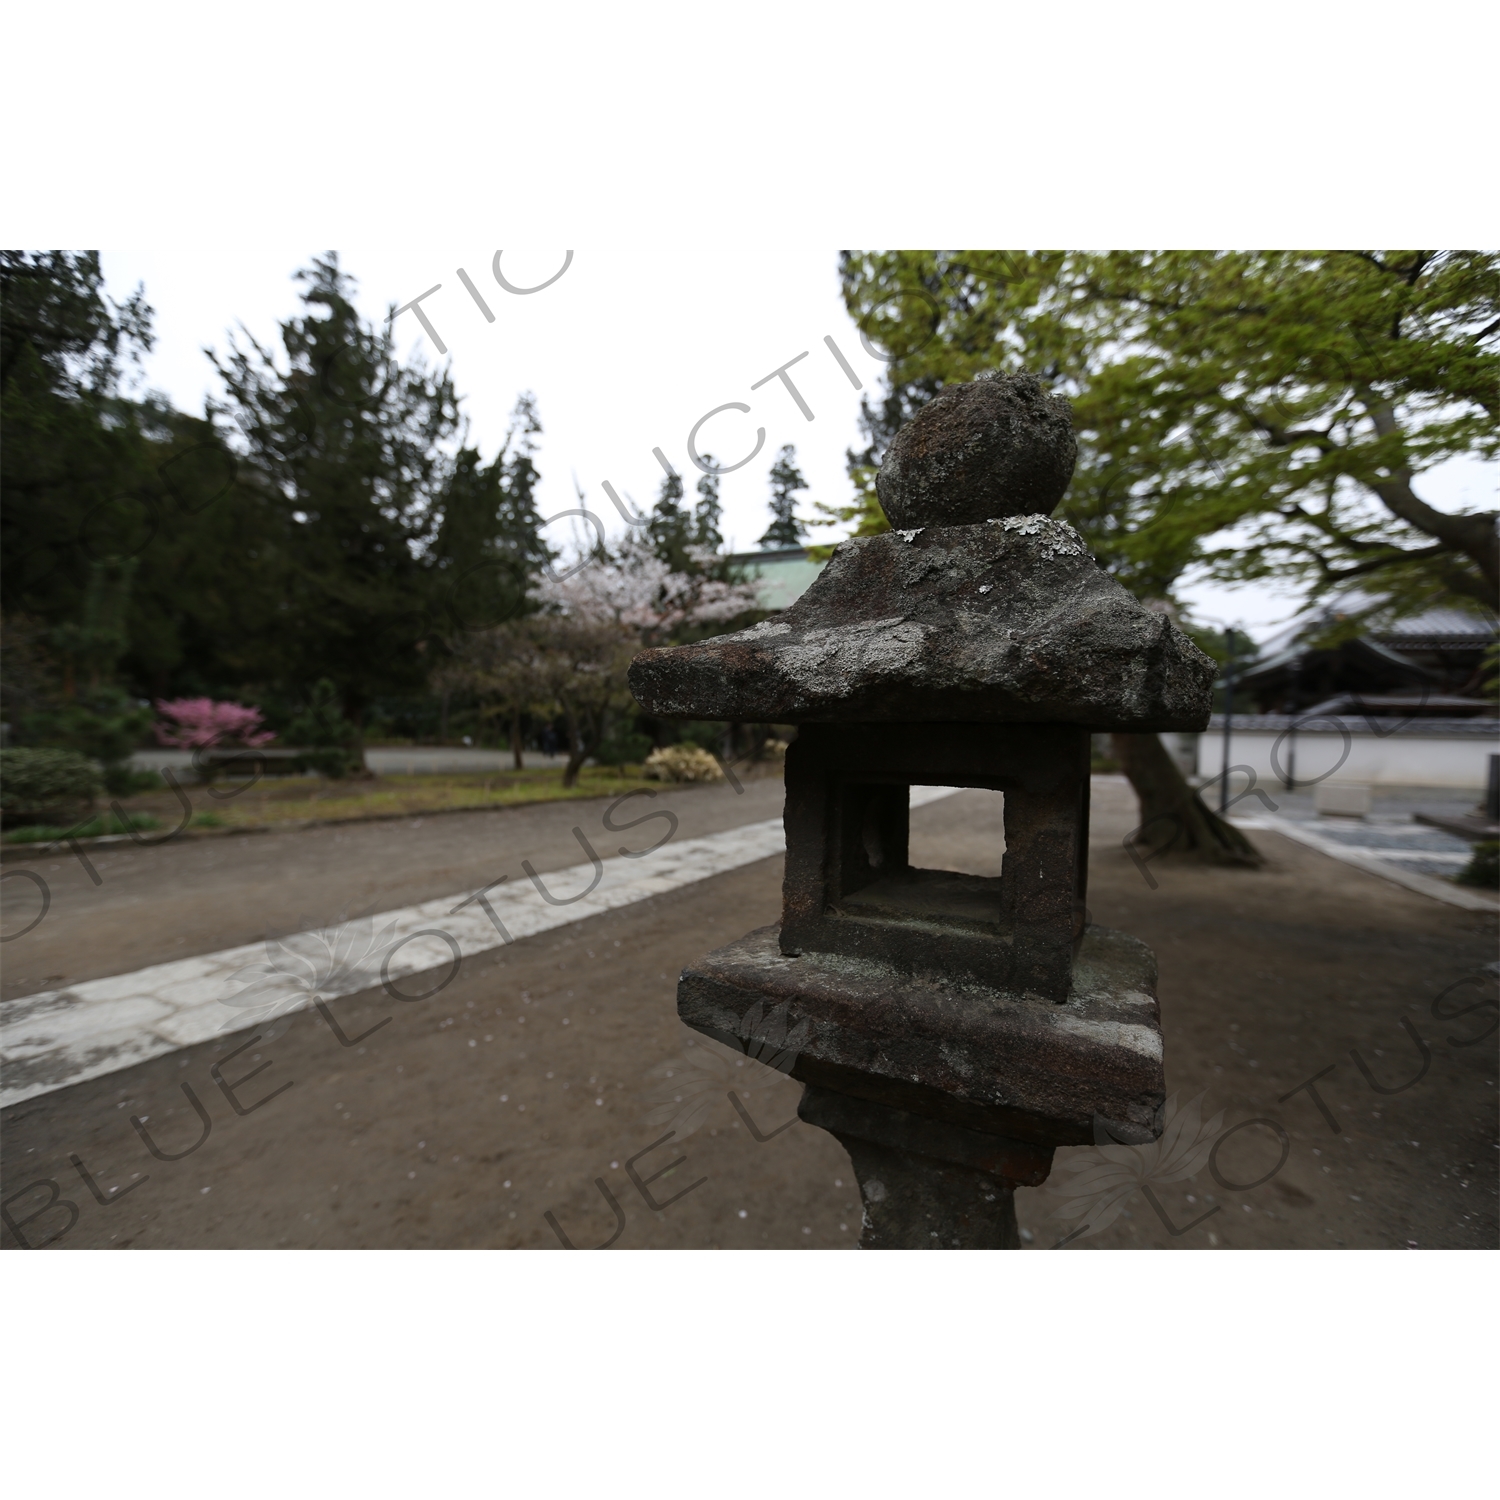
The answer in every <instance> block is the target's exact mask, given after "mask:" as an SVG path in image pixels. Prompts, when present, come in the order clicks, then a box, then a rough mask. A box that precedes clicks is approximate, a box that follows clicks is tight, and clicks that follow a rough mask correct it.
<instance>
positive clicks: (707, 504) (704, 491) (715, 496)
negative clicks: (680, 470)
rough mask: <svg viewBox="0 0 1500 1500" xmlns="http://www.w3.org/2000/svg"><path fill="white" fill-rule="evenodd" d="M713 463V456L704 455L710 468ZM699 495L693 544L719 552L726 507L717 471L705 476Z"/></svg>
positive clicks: (695, 509)
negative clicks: (720, 490) (720, 493)
mask: <svg viewBox="0 0 1500 1500" xmlns="http://www.w3.org/2000/svg"><path fill="white" fill-rule="evenodd" d="M713 461H714V457H713V454H711V453H705V454H704V455H703V462H704V463H705V464H708V465H709V466H710V467H711V466H712V465H713ZM698 495H699V500H698V504H697V505H696V506H695V507H694V509H693V543H694V545H695V546H698V547H707V548H708V549H709V551H710V552H717V551H718V550H719V548H720V547H722V546H723V545H724V534H723V532H722V531H720V529H719V526H720V523H721V522H722V521H723V519H724V506H723V504H722V502H721V501H720V500H719V474H718V471H717V470H715V471H714V472H713V473H711V474H705V475H704V476H703V477H702V478H701V479H700V480H699V481H698Z"/></svg>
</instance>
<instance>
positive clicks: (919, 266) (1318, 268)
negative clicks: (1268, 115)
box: [842, 251, 1500, 613]
mask: <svg viewBox="0 0 1500 1500" xmlns="http://www.w3.org/2000/svg"><path fill="white" fill-rule="evenodd" d="M842 274H843V283H844V292H845V299H846V302H847V304H848V306H849V309H850V312H851V314H852V315H853V316H854V317H855V320H856V321H857V322H859V324H860V326H861V327H862V328H863V329H864V330H865V332H866V333H867V334H868V335H869V336H870V337H871V338H872V339H873V340H875V341H876V342H877V343H881V344H883V345H884V347H885V349H886V352H887V353H889V354H891V355H893V356H894V358H893V360H892V363H891V364H890V366H889V367H888V368H889V377H890V388H889V391H888V393H887V395H886V398H885V400H884V401H883V402H881V403H874V404H872V403H871V402H869V401H866V403H865V406H864V412H863V416H864V421H865V427H866V432H867V434H868V435H869V437H870V439H871V443H870V449H869V450H868V451H867V453H866V454H865V455H863V457H864V460H865V462H866V463H868V462H870V460H871V459H873V458H874V457H875V455H876V454H877V453H878V452H880V451H883V447H884V444H885V443H886V442H888V441H889V438H890V436H891V434H892V433H893V432H894V431H895V429H896V427H898V426H899V425H900V423H901V422H902V421H903V420H905V419H906V417H907V416H908V415H909V414H910V413H911V412H912V411H914V410H915V409H916V407H918V406H920V405H921V404H922V402H923V401H925V400H928V399H930V397H931V395H932V394H933V392H934V391H935V390H936V389H938V388H940V387H941V385H943V384H944V383H946V382H948V381H952V380H967V379H972V378H973V376H974V375H976V374H978V373H979V371H981V370H983V369H990V368H997V367H998V368H1003V369H1021V368H1026V369H1031V370H1033V371H1035V372H1038V373H1041V374H1043V375H1044V376H1046V377H1047V378H1049V379H1050V380H1051V381H1052V382H1054V384H1055V385H1056V386H1057V388H1058V389H1060V390H1062V391H1063V392H1064V393H1065V394H1067V395H1068V396H1069V397H1070V398H1071V399H1072V401H1073V404H1074V413H1075V424H1076V426H1077V428H1078V433H1079V463H1078V470H1077V474H1076V476H1075V478H1074V482H1073V486H1072V489H1071V490H1070V492H1069V495H1068V498H1067V499H1066V500H1065V501H1064V506H1063V513H1064V514H1065V515H1066V516H1067V518H1068V519H1069V520H1071V521H1072V522H1073V523H1074V524H1075V525H1076V526H1078V528H1079V529H1080V530H1081V531H1083V532H1084V534H1085V535H1086V536H1087V537H1088V539H1089V541H1090V543H1091V545H1092V546H1093V547H1094V549H1095V551H1096V553H1097V554H1098V555H1099V556H1100V557H1101V558H1102V559H1104V560H1105V561H1106V562H1107V564H1108V565H1109V566H1110V568H1111V569H1112V570H1113V571H1114V572H1115V573H1116V575H1117V576H1118V577H1120V579H1121V581H1122V582H1124V583H1126V584H1127V585H1128V586H1129V587H1131V588H1133V589H1134V590H1135V592H1136V593H1137V594H1139V595H1141V596H1142V597H1148V598H1149V597H1156V598H1169V597H1170V596H1171V593H1172V590H1173V589H1174V588H1175V587H1176V585H1177V583H1178V581H1179V579H1180V578H1181V577H1182V575H1183V574H1184V573H1185V572H1186V571H1187V570H1188V569H1190V568H1193V569H1199V570H1202V571H1204V572H1206V573H1207V575H1208V576H1211V577H1215V578H1218V579H1221V580H1224V581H1230V582H1234V581H1244V580H1248V579H1254V578H1266V577H1278V578H1284V579H1288V580H1291V581H1293V582H1295V583H1297V584H1300V585H1302V586H1303V587H1305V588H1306V589H1307V590H1308V591H1309V593H1310V594H1312V595H1316V594H1319V593H1323V592H1327V591H1329V590H1336V589H1343V588H1347V587H1348V586H1350V585H1352V584H1357V585H1358V586H1359V587H1360V589H1361V590H1362V591H1363V592H1365V593H1367V594H1369V595H1371V596H1372V597H1374V598H1375V599H1376V600H1378V601H1379V607H1381V608H1383V609H1384V610H1386V611H1387V612H1391V613H1394V612H1407V611H1413V610H1417V609H1421V608H1423V607H1426V606H1427V605H1428V604H1430V603H1432V602H1433V601H1435V600H1437V599H1441V598H1446V599H1449V600H1452V599H1458V600H1468V601H1472V602H1477V603H1481V604H1485V605H1491V604H1493V601H1494V599H1495V596H1496V594H1497V592H1500V544H1497V539H1496V532H1495V519H1496V516H1495V513H1494V512H1478V511H1475V512H1470V513H1467V514H1453V513H1449V512H1443V511H1440V510H1438V509H1436V508H1435V507H1434V506H1432V505H1431V504H1430V503H1428V502H1426V501H1424V500H1423V499H1422V498H1421V494H1420V491H1421V476H1422V474H1423V473H1424V472H1425V471H1427V470H1429V469H1431V468H1432V467H1433V466H1435V465H1436V464H1438V463H1441V462H1442V461H1443V460H1445V459H1448V458H1451V457H1453V456H1455V455H1460V454H1464V455H1476V456H1479V457H1483V458H1493V457H1495V456H1496V454H1497V452H1500V426H1497V419H1500V256H1495V255H1493V254H1482V253H1479V252H1469V251H1453V252H1438V251H1389V252H1376V251H1271V252H1206V251H1204V252H1197V251H1173V252H1159V251H1131V252H1116V253H1110V254H1102V255H1099V254H1082V253H1071V252H1053V253H1043V254H1029V253H1023V252H1005V251H974V252H955V253H938V252H920V253H894V254H871V255H864V254H848V255H846V256H845V257H844V260H843V264H842Z"/></svg>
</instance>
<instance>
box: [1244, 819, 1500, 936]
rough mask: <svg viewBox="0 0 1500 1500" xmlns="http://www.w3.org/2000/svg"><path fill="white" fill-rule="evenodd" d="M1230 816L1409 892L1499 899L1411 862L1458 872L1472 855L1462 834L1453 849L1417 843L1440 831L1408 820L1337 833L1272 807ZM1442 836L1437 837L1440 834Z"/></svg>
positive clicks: (1475, 907)
mask: <svg viewBox="0 0 1500 1500" xmlns="http://www.w3.org/2000/svg"><path fill="white" fill-rule="evenodd" d="M1229 821H1230V822H1231V823H1233V824H1234V825H1235V827H1237V828H1245V829H1256V828H1264V829H1265V830H1266V831H1267V832H1269V833H1279V834H1281V835H1283V837H1285V838H1289V839H1295V840H1296V841H1297V843H1299V844H1306V845H1307V847H1308V848H1309V849H1316V850H1317V851H1318V852H1319V853H1320V854H1327V855H1329V856H1330V857H1331V858H1333V859H1337V860H1341V861H1342V862H1343V863H1344V864H1346V865H1353V866H1354V867H1355V868H1356V869H1358V870H1365V871H1367V872H1368V873H1369V874H1371V875H1378V876H1380V877H1381V879H1382V880H1390V881H1393V882H1394V883H1395V884H1396V885H1403V886H1405V887H1406V888H1407V890H1409V891H1419V892H1420V893H1421V894H1422V895H1424V896H1431V897H1433V898H1434V899H1435V900H1438V901H1446V902H1447V903H1448V904H1449V905H1450V906H1461V907H1463V909H1464V910H1465V911H1487V912H1493V911H1495V910H1496V906H1497V902H1496V898H1495V897H1494V896H1492V895H1488V894H1487V893H1486V892H1484V891H1481V890H1469V889H1466V888H1465V887H1464V886H1461V885H1452V884H1450V883H1449V882H1448V881H1446V880H1440V879H1438V878H1436V877H1435V876H1433V875H1429V874H1424V873H1423V872H1422V871H1421V870H1413V869H1410V868H1409V867H1408V866H1409V865H1410V864H1413V863H1419V862H1421V863H1429V864H1433V865H1452V866H1453V867H1454V873H1455V874H1456V873H1457V871H1458V868H1459V867H1461V866H1463V865H1465V864H1467V863H1468V861H1469V858H1470V851H1469V850H1468V849H1467V847H1466V846H1465V845H1464V844H1463V842H1462V841H1461V840H1458V839H1452V840H1449V841H1448V842H1449V843H1450V844H1451V847H1449V848H1424V849H1419V848H1416V847H1413V845H1415V844H1416V843H1417V842H1418V841H1420V842H1422V843H1436V842H1437V841H1438V840H1437V839H1434V838H1433V834H1434V832H1435V831H1434V830H1433V829H1431V828H1427V827H1424V826H1423V825H1421V824H1412V823H1408V822H1405V821H1404V820H1403V821H1401V822H1396V821H1392V822H1389V823H1383V822H1374V821H1371V822H1369V823H1360V824H1355V825H1353V826H1351V827H1349V828H1344V827H1340V828H1338V829H1337V831H1336V833H1335V831H1334V830H1332V829H1327V830H1325V829H1324V828H1321V827H1318V826H1314V825H1313V824H1310V823H1308V822H1306V821H1303V820H1302V819H1298V818H1282V817H1278V816H1277V815H1276V814H1275V813H1269V812H1258V813H1256V814H1255V815H1254V816H1253V817H1244V818H1235V817H1231V818H1230V820H1229ZM1442 837H1443V836H1442V835H1439V836H1438V838H1439V839H1441V838H1442ZM1406 838H1410V840H1411V841H1412V844H1411V845H1408V846H1407V847H1402V845H1403V843H1404V842H1405V839H1406Z"/></svg>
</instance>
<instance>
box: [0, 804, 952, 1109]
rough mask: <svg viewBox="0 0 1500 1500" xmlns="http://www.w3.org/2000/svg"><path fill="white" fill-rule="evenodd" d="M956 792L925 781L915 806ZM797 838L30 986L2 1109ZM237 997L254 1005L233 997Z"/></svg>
mask: <svg viewBox="0 0 1500 1500" xmlns="http://www.w3.org/2000/svg"><path fill="white" fill-rule="evenodd" d="M956 790H958V788H956V787H936V786H924V787H916V786H914V787H913V788H912V789H911V806H912V807H914V808H915V807H920V806H922V805H923V804H924V803H928V802H935V801H937V800H938V799H939V798H941V797H947V796H950V795H952V793H953V792H955V791H956ZM785 848H786V840H785V834H784V831H783V829H782V822H781V819H780V818H769V819H767V820H766V821H764V822H760V823H748V824H745V825H744V826H743V827H740V828H732V829H729V830H728V831H727V832H724V833H716V834H711V835H709V836H707V837H705V838H697V839H685V840H683V841H682V842H681V843H673V844H667V845H665V846H664V847H663V848H661V849H659V850H656V851H655V852H653V853H651V854H648V855H645V856H642V857H638V858H626V857H616V858H611V859H605V860H601V862H600V864H599V866H598V867H596V866H595V865H594V864H592V863H588V864H581V865H573V866H571V867H570V868H568V869H564V870H552V871H549V872H547V873H546V874H545V875H539V876H536V877H535V878H534V879H533V878H528V876H527V875H525V874H517V875H513V876H510V877H507V879H506V880H505V881H504V883H503V884H497V885H494V886H491V887H490V888H489V889H488V890H486V891H484V892H483V893H482V896H481V893H477V892H474V891H462V892H459V893H458V894H457V895H453V896H445V897H443V898H442V899H440V900H437V901H425V902H423V903H422V904H421V905H420V906H408V907H403V908H401V909H399V910H396V911H387V912H381V913H379V914H377V915H375V916H372V917H366V918H361V919H358V920H356V921H352V922H346V923H342V924H340V925H338V926H337V927H331V928H326V929H321V930H318V931H314V932H305V933H298V934H295V935H293V936H290V937H285V938H277V939H272V940H269V941H267V942H264V943H246V944H244V945H243V946H241V947H238V948H226V949H224V950H223V951H222V952H219V953H206V954H203V955H201V956H200V957H197V958H184V959H178V960H176V961H175V962H172V963H165V964H153V965H152V966H151V967H149V968H145V969H138V970H136V971H135V973H133V974H119V975H115V976H113V977H111V978H108V979H91V980H87V981H85V982H84V983H81V984H76V985H72V986H70V987H69V988H67V989H62V990H43V991H41V992H39V993H37V994H34V995H27V996H25V997H24V998H22V999H19V1000H13V1001H11V1002H10V1003H9V1004H7V1005H6V1006H5V1008H4V1011H3V1012H0V1108H3V1107H8V1106H9V1105H12V1104H19V1103H21V1102H22V1101H23V1100H25V1099H32V1098H35V1097H36V1096H37V1095H38V1094H48V1093H52V1092H53V1091H54V1090H56V1089H61V1088H67V1087H68V1086H69V1085H70V1084H74V1083H82V1082H83V1081H84V1080H86V1079H89V1078H98V1077H100V1076H102V1075H104V1074H106V1073H115V1072H118V1071H119V1070H120V1069H122V1068H129V1067H133V1066H134V1065H135V1064H136V1063H139V1062H144V1061H146V1060H147V1059H148V1058H152V1057H158V1056H160V1055H161V1054H163V1053H166V1052H175V1051H177V1050H178V1049H179V1048H182V1047H191V1046H196V1045H197V1044H199V1043H201V1042H206V1041H209V1040H211V1039H212V1038H214V1037H215V1036H220V1035H226V1034H228V1033H231V1032H235V1031H243V1030H246V1029H248V1028H250V1027H253V1026H256V1025H260V1024H262V1023H264V1022H266V1021H268V1020H270V1019H271V1018H272V1016H273V1015H275V1016H281V1015H288V1014H290V1013H291V1012H293V1011H295V1010H300V1009H303V1008H304V1007H305V1006H307V1005H308V1004H310V1003H311V1002H312V1001H313V1000H314V999H323V1000H334V999H337V998H338V997H339V996H341V995H353V994H358V993H359V992H360V991H361V990H370V989H375V988H376V987H378V986H380V985H381V984H382V983H387V984H391V985H393V986H399V990H398V993H399V992H402V991H404V992H405V993H407V994H409V995H410V996H411V997H412V998H416V997H417V996H418V995H419V994H421V992H422V991H423V990H428V989H430V988H431V987H430V986H429V985H426V984H423V983H422V982H421V981H418V982H417V983H416V984H415V985H402V984H401V981H402V980H404V979H406V978H407V976H410V975H414V974H422V973H430V972H432V971H438V970H449V969H452V967H453V965H454V962H455V953H454V946H455V945H456V948H457V952H458V954H459V955H460V956H461V957H462V958H470V957H473V956H475V955H477V954H480V953H485V952H488V951H489V950H490V949H493V948H498V947H501V946H502V945H503V944H504V943H505V942H507V941H515V940H517V939H519V938H523V937H532V936H535V935H536V934H537V933H541V932H549V931H551V930H552V929H553V928H557V927H564V926H567V925H568V924H569V923H571V922H580V921H582V920H583V919H584V918H586V917H593V916H597V915H599V914H600V913H601V912H605V911H610V910H613V909H614V908H616V907H621V906H629V905H631V904H633V903H634V902H637V901H644V900H646V899H648V898H649V897H652V896H663V895H667V894H668V893H670V892H672V891H675V890H680V889H681V888H682V887H683V886H687V885H692V884H694V883H695V882H697V881H700V880H706V879H708V878H709V877H710V876H712V875H721V874H723V873H724V872H726V871H728V870H735V869H738V868H739V867H740V866H742V865H748V864H754V863H755V862H756V861H757V860H761V859H768V858H770V857H771V856H773V855H778V854H781V853H782V852H783V851H784V850H785ZM538 882H540V885H541V887H542V888H543V889H544V890H545V892H546V895H544V894H543V889H539V888H538ZM574 893H578V894H574ZM549 897H550V898H551V899H550V900H549V899H548V898H549ZM502 929H503V932H502ZM440 934H446V937H444V936H441V935H440ZM251 986H254V988H255V990H256V992H257V998H258V999H260V1000H261V1001H263V1002H264V1003H263V1004H262V1005H260V1006H257V1007H256V1008H255V1013H253V1014H252V1013H251V1012H250V1011H249V1010H248V1009H247V1008H246V1007H245V1006H244V1004H243V999H244V996H245V992H246V991H247V989H249V988H250V987H251ZM235 998H239V999H240V1000H241V1002H242V1003H241V1004H240V1005H236V1004H234V1003H232V1001H233V1000H234V999H235Z"/></svg>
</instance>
